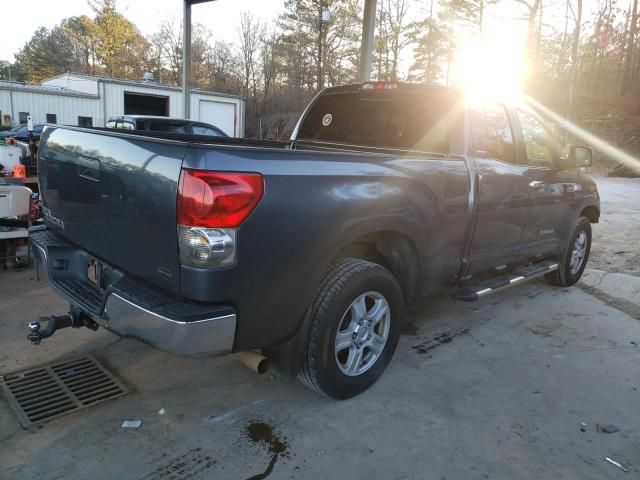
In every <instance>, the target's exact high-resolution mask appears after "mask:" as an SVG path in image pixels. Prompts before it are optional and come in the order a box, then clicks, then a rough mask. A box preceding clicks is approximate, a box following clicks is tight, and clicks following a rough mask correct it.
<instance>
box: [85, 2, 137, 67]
mask: <svg viewBox="0 0 640 480" xmlns="http://www.w3.org/2000/svg"><path fill="white" fill-rule="evenodd" d="M90 5H91V8H92V9H93V11H94V12H95V14H96V17H95V19H94V21H93V23H92V24H90V25H89V35H90V36H91V37H93V38H94V39H95V43H94V49H95V55H96V60H97V61H98V62H99V63H100V64H102V67H103V68H104V71H105V73H106V74H107V75H109V76H111V77H120V78H132V77H134V76H135V75H138V74H140V73H141V72H142V73H144V70H145V69H146V67H147V65H148V64H149V61H148V59H147V58H146V56H145V53H146V51H147V48H146V47H147V46H148V44H147V45H145V42H146V40H145V39H144V37H142V35H140V32H139V31H138V29H137V27H136V26H135V25H134V24H133V23H132V22H131V21H130V20H128V19H126V18H125V17H124V16H123V15H122V14H121V13H119V12H118V11H117V9H116V0H90ZM140 78H142V77H141V75H140Z"/></svg>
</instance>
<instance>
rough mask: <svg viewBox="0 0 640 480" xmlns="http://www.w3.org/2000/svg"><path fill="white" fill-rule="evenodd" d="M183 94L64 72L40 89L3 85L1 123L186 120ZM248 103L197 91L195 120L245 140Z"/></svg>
mask: <svg viewBox="0 0 640 480" xmlns="http://www.w3.org/2000/svg"><path fill="white" fill-rule="evenodd" d="M182 103H183V101H182V89H181V88H180V87H172V86H168V85H163V84H159V83H155V82H153V81H149V80H141V81H135V80H118V79H115V78H108V77H97V76H92V75H85V74H78V73H64V74H62V75H57V76H55V77H52V78H49V79H47V80H44V81H43V82H42V83H41V84H40V85H26V84H22V83H18V82H6V81H0V123H2V124H3V125H8V124H17V123H26V121H27V116H28V115H31V118H32V119H33V123H34V124H39V123H58V124H61V125H80V126H94V127H104V126H105V124H106V122H107V120H108V119H109V117H111V116H114V115H158V116H169V117H173V118H184V115H183V105H182ZM244 112H245V109H244V99H243V98H242V97H240V96H236V95H228V94H225V93H216V92H209V91H206V90H199V89H192V90H191V120H199V121H202V122H206V123H210V124H212V125H215V126H216V127H218V128H219V129H221V130H222V131H224V132H225V133H226V134H228V135H229V136H232V137H242V136H243V135H244Z"/></svg>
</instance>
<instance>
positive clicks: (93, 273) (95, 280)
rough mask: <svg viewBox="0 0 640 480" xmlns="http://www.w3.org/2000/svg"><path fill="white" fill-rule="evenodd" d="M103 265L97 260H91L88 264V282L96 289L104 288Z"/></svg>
mask: <svg viewBox="0 0 640 480" xmlns="http://www.w3.org/2000/svg"><path fill="white" fill-rule="evenodd" d="M102 271H103V264H102V263H101V262H99V261H98V260H96V259H95V258H90V259H89V261H88V262H87V280H88V281H89V283H91V284H93V286H94V287H96V288H102V287H101V285H102Z"/></svg>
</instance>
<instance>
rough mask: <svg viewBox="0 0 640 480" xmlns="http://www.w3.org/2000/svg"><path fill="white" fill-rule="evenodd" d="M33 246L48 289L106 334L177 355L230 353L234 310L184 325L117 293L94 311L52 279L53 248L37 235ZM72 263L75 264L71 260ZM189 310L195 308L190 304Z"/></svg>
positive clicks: (179, 320)
mask: <svg viewBox="0 0 640 480" xmlns="http://www.w3.org/2000/svg"><path fill="white" fill-rule="evenodd" d="M32 244H33V252H34V258H35V261H36V267H37V268H38V272H39V274H40V275H41V276H43V277H46V279H47V281H48V283H49V285H50V286H51V287H52V288H53V289H54V290H55V291H56V292H57V293H59V294H60V295H62V296H63V297H64V298H65V299H67V300H68V301H69V303H70V304H71V305H73V306H75V307H77V308H79V309H81V310H82V311H83V312H84V313H86V314H87V315H88V316H90V317H91V318H92V319H94V320H95V321H96V322H98V323H99V324H100V325H101V326H102V327H104V328H106V329H107V330H109V331H111V332H113V333H115V334H117V335H119V336H121V337H125V338H134V339H136V340H139V341H141V342H143V343H146V344H149V345H151V346H153V347H156V348H158V349H160V350H163V351H165V352H167V353H171V354H174V355H180V356H216V355H224V354H228V353H231V351H232V349H233V342H234V337H235V330H236V314H235V313H231V312H233V310H232V309H230V308H225V309H224V310H225V313H224V314H219V315H211V316H210V317H207V316H206V315H205V316H204V317H203V318H198V319H196V320H189V321H185V320H184V319H183V318H180V316H179V315H175V316H171V315H167V314H163V313H159V312H155V311H153V310H152V309H150V308H146V307H143V306H142V305H140V304H138V303H136V302H135V301H132V300H131V299H129V298H126V297H127V295H125V294H124V293H123V292H120V291H118V290H117V289H113V290H112V291H110V293H108V294H107V295H106V300H105V301H104V303H103V306H102V308H100V309H99V310H96V309H95V308H93V309H91V308H88V307H86V306H85V305H83V301H82V298H79V297H78V295H71V294H69V292H68V291H66V290H65V289H64V288H62V287H61V284H60V283H59V282H57V281H56V280H55V279H54V278H52V275H51V272H50V269H49V265H48V257H49V255H48V249H49V248H52V247H51V246H49V245H42V244H40V243H39V242H38V239H37V236H36V235H32ZM53 248H55V247H53ZM65 248H68V247H67V246H65ZM69 261H70V262H72V261H76V260H74V259H73V258H71V257H70V260H69ZM84 280H86V279H84ZM186 306H188V307H192V305H191V304H189V305H186ZM218 310H220V309H218Z"/></svg>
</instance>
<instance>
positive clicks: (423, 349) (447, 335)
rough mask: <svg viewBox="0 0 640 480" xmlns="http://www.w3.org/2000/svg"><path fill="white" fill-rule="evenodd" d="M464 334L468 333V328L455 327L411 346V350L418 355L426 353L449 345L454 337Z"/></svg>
mask: <svg viewBox="0 0 640 480" xmlns="http://www.w3.org/2000/svg"><path fill="white" fill-rule="evenodd" d="M466 333H469V327H456V328H451V329H448V330H443V331H441V332H438V333H436V334H435V335H433V336H432V337H430V338H428V339H427V340H425V341H424V342H422V343H419V344H417V345H413V346H412V347H411V348H413V349H414V350H416V351H417V352H418V353H427V352H428V351H429V350H433V349H434V348H436V347H437V346H439V345H442V344H444V343H449V342H450V341H451V340H453V339H454V338H455V337H457V336H459V335H464V334H466Z"/></svg>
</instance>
